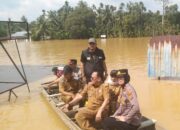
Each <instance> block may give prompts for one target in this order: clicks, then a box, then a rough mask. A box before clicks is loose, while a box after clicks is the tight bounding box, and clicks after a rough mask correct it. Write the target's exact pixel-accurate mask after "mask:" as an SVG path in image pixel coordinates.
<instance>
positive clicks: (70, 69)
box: [63, 65, 73, 74]
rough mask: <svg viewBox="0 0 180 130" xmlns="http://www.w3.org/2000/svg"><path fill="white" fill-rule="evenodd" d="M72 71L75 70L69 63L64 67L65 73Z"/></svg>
mask: <svg viewBox="0 0 180 130" xmlns="http://www.w3.org/2000/svg"><path fill="white" fill-rule="evenodd" d="M72 72H73V70H72V68H71V67H70V66H69V65H66V66H64V69H63V73H64V74H69V73H72Z"/></svg>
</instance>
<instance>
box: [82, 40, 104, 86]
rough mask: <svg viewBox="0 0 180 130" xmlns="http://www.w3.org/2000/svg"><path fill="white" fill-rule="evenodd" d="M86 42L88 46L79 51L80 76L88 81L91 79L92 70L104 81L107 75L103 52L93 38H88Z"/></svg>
mask: <svg viewBox="0 0 180 130" xmlns="http://www.w3.org/2000/svg"><path fill="white" fill-rule="evenodd" d="M88 43H89V47H88V48H87V49H86V50H83V51H82V53H81V68H82V77H84V78H85V79H86V82H87V83H88V82H89V81H90V80H91V74H92V72H93V71H97V72H98V73H99V74H100V76H101V78H102V80H103V81H104V80H105V79H106V77H107V67H106V63H105V55H104V52H103V50H101V49H99V48H98V47H97V44H96V40H95V38H90V39H89V40H88Z"/></svg>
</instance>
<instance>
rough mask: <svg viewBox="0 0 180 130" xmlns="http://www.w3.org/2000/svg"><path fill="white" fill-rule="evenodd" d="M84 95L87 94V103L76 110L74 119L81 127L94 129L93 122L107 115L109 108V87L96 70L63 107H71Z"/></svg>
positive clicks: (87, 129)
mask: <svg viewBox="0 0 180 130" xmlns="http://www.w3.org/2000/svg"><path fill="white" fill-rule="evenodd" d="M86 95H87V96H88V99H87V100H88V101H87V104H86V106H85V107H84V108H82V109H80V110H79V111H78V113H77V114H76V116H75V119H76V121H77V123H78V124H79V126H80V127H81V128H82V129H85V130H96V125H95V124H96V123H97V122H99V121H101V120H102V118H104V117H106V116H107V114H108V108H109V106H108V103H109V87H108V85H107V84H104V83H103V82H102V79H101V76H100V74H99V73H98V72H93V73H92V76H91V82H89V84H88V85H86V86H85V87H84V89H83V90H82V92H81V93H80V94H77V95H76V97H75V98H74V99H73V100H72V101H71V102H69V103H68V104H67V105H66V106H65V107H66V108H70V107H72V106H73V105H75V104H76V103H78V102H79V101H80V100H82V99H83V98H84V97H85V96H86Z"/></svg>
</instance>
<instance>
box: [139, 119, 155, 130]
mask: <svg viewBox="0 0 180 130" xmlns="http://www.w3.org/2000/svg"><path fill="white" fill-rule="evenodd" d="M155 123H156V120H154V119H148V118H147V117H144V116H143V117H142V119H141V125H140V126H139V128H138V130H156V128H155Z"/></svg>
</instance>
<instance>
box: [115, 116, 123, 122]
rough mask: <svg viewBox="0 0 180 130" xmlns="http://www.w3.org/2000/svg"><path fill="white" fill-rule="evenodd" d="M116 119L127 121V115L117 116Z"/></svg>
mask: <svg viewBox="0 0 180 130" xmlns="http://www.w3.org/2000/svg"><path fill="white" fill-rule="evenodd" d="M115 118H116V119H118V120H120V121H122V122H125V117H124V116H115Z"/></svg>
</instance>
